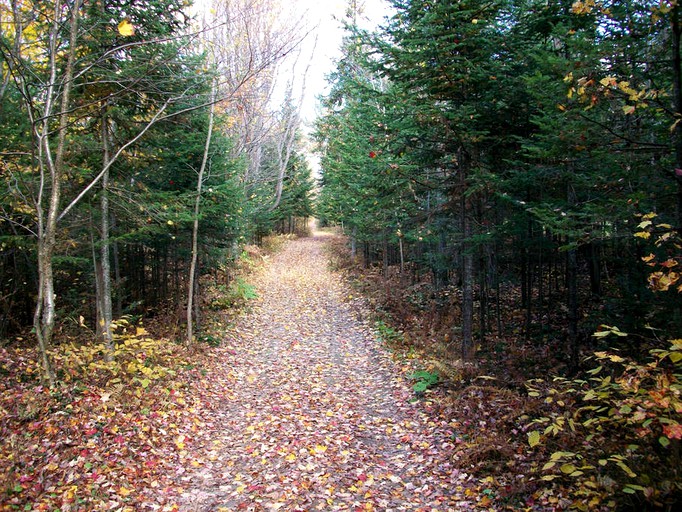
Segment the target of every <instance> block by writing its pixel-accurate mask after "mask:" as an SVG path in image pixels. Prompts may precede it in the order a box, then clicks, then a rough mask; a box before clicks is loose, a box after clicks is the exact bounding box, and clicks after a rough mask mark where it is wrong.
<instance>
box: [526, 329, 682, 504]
mask: <svg viewBox="0 0 682 512" xmlns="http://www.w3.org/2000/svg"><path fill="white" fill-rule="evenodd" d="M611 330H613V329H611ZM602 332H605V331H602ZM620 332H621V331H617V333H620ZM594 360H595V361H596V363H598V366H596V367H595V368H593V369H592V370H590V371H588V372H587V374H588V376H589V377H588V378H587V379H565V378H556V379H555V380H554V384H553V385H552V386H551V387H548V386H547V385H546V383H544V382H542V381H534V382H530V383H529V386H528V389H529V395H530V396H533V397H537V398H538V399H541V398H544V402H545V404H547V406H548V407H547V411H548V412H549V413H548V414H547V415H546V416H542V417H539V418H535V419H533V420H532V422H531V423H529V425H528V428H529V434H528V442H529V445H530V446H531V448H535V449H540V448H541V449H543V450H545V451H551V452H552V453H551V455H550V458H549V460H548V461H547V462H546V463H545V464H544V465H543V467H542V468H541V470H540V478H541V479H542V480H544V481H549V482H551V481H555V480H559V481H560V480H562V479H569V480H571V482H570V483H569V485H571V487H574V488H576V489H577V492H576V499H575V503H574V506H576V507H577V508H580V509H585V510H586V509H588V508H594V507H596V506H598V505H601V506H603V505H609V503H611V505H610V506H613V503H614V501H613V500H615V502H618V503H627V502H628V501H629V500H634V503H638V502H639V503H648V504H649V505H650V506H653V505H654V504H657V503H671V502H675V501H676V500H679V499H680V496H682V475H681V474H680V473H679V468H680V463H681V462H682V461H681V460H680V442H681V440H682V340H673V341H672V342H671V344H670V347H669V348H668V349H666V350H661V349H654V350H651V351H650V359H649V360H647V361H645V362H637V361H634V360H631V359H627V358H625V357H623V356H621V355H618V354H617V353H609V352H597V353H596V354H595V355H594ZM538 426H539V427H541V429H540V430H537V427H538ZM557 448H559V449H557ZM552 450H554V451H552ZM621 493H622V494H621ZM626 495H627V496H626ZM628 496H631V497H630V498H629V497H628Z"/></svg>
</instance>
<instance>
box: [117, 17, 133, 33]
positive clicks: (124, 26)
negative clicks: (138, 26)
mask: <svg viewBox="0 0 682 512" xmlns="http://www.w3.org/2000/svg"><path fill="white" fill-rule="evenodd" d="M118 33H119V34H121V35H122V36H123V37H129V36H132V35H135V27H134V26H133V24H132V23H130V21H128V20H123V21H122V22H121V23H119V24H118Z"/></svg>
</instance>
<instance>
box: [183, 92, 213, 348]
mask: <svg viewBox="0 0 682 512" xmlns="http://www.w3.org/2000/svg"><path fill="white" fill-rule="evenodd" d="M215 97H216V83H215V80H214V81H213V85H212V87H211V110H210V113H209V116H208V133H207V134H206V145H205V146H204V156H203V158H202V160H201V167H200V168H199V175H198V177H197V197H196V199H195V200H194V224H193V226H192V261H191V263H190V266H189V285H188V286H187V340H186V343H187V345H191V344H192V342H193V340H194V324H193V311H194V301H195V299H196V297H195V296H194V294H195V283H194V282H195V279H197V273H198V272H197V262H198V259H199V212H200V209H201V189H202V187H203V184H204V174H205V172H206V164H207V162H208V152H209V149H210V147H211V137H212V134H213V119H214V117H215ZM197 302H198V301H197Z"/></svg>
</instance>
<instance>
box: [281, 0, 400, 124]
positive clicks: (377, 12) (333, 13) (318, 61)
mask: <svg viewBox="0 0 682 512" xmlns="http://www.w3.org/2000/svg"><path fill="white" fill-rule="evenodd" d="M294 1H295V2H296V3H297V4H298V5H299V6H300V7H299V9H300V12H303V13H307V16H308V19H309V24H310V26H311V28H314V29H315V31H314V34H315V35H316V36H317V46H316V48H315V52H314V54H313V62H312V65H311V66H310V69H309V73H308V78H307V81H306V95H305V98H304V102H303V107H302V118H303V120H304V122H305V123H311V122H312V121H313V120H314V118H315V116H316V114H317V103H318V102H317V97H318V96H320V95H321V94H324V93H325V92H326V89H327V87H326V76H327V75H328V74H329V73H331V72H332V71H334V68H335V63H336V60H337V59H338V58H339V57H340V55H341V53H340V47H341V41H342V38H343V28H342V20H343V18H344V13H345V10H346V6H347V1H345V0H294ZM389 12H390V9H389V7H388V2H387V1H386V0H364V13H363V18H365V19H364V20H360V24H361V26H363V27H365V28H374V27H376V26H378V25H379V24H382V23H383V21H384V17H385V16H387V15H388V14H389ZM309 39H310V41H309V43H312V42H313V41H314V37H310V38H309Z"/></svg>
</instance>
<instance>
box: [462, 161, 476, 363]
mask: <svg viewBox="0 0 682 512" xmlns="http://www.w3.org/2000/svg"><path fill="white" fill-rule="evenodd" d="M459 162H460V169H459V172H460V175H461V181H460V194H461V216H462V220H461V223H462V358H463V359H464V360H471V359H473V356H474V352H475V351H474V254H473V251H472V248H471V235H472V229H471V210H472V207H471V198H470V197H469V196H468V195H467V193H466V192H467V175H468V169H469V162H468V155H466V154H464V151H463V150H460V158H459Z"/></svg>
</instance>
